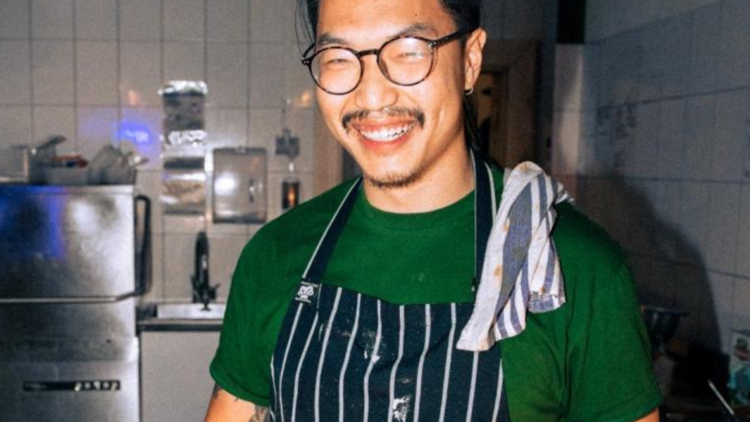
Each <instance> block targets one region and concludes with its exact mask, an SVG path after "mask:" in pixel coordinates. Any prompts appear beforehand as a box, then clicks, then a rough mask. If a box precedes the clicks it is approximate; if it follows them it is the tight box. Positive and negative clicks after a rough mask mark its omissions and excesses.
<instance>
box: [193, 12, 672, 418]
mask: <svg viewBox="0 0 750 422" xmlns="http://www.w3.org/2000/svg"><path fill="white" fill-rule="evenodd" d="M480 8H481V5H480V1H479V0H473V1H466V0H415V1H402V0H361V1H358V2H351V1H346V0H321V1H320V2H318V1H315V0H308V2H307V10H308V15H309V17H310V23H311V27H312V29H313V31H312V32H313V35H314V37H315V38H314V40H315V43H314V46H313V47H311V49H310V50H309V51H308V52H307V53H306V54H305V61H304V63H305V64H306V65H307V66H309V67H310V70H311V74H312V76H313V78H314V80H315V82H316V84H317V86H318V89H317V100H318V104H319V106H320V109H321V112H322V115H323V118H324V120H325V122H326V124H327V126H328V128H329V129H330V130H331V132H332V133H333V134H334V135H335V137H336V138H337V139H338V141H339V142H340V143H341V145H342V146H343V147H344V148H346V149H347V151H348V152H349V153H351V155H352V156H353V157H354V158H355V160H356V161H357V163H358V164H359V166H360V168H361V169H362V174H363V177H362V180H361V182H360V180H359V179H358V180H355V181H348V182H345V183H344V184H342V185H341V186H339V187H337V188H334V189H333V190H331V191H329V192H327V193H324V194H323V195H321V196H320V197H318V198H315V199H313V200H311V201H308V202H307V203H305V204H302V205H300V206H299V207H298V208H295V209H293V210H291V211H290V212H288V213H286V214H285V215H283V216H282V217H280V218H279V219H277V220H275V221H273V222H271V223H269V224H268V225H266V226H265V227H264V228H263V229H262V230H260V231H259V232H258V233H257V234H256V235H255V236H254V238H253V239H252V241H251V242H250V243H249V244H248V246H247V247H246V248H245V250H244V251H243V253H242V256H241V257H240V260H239V263H238V266H237V269H236V271H235V275H234V279H233V282H232V287H231V292H230V298H229V304H228V309H227V313H226V317H225V320H224V326H223V329H222V336H221V341H220V345H219V349H218V351H217V354H216V357H215V359H214V361H213V362H212V364H211V374H212V376H213V377H214V379H215V380H216V383H217V387H216V390H215V392H214V395H213V397H212V399H211V402H210V406H209V410H208V415H207V417H206V421H209V422H214V421H247V420H251V421H263V420H275V421H298V422H299V421H326V422H328V421H347V422H349V421H372V422H381V421H384V420H388V421H391V420H395V421H407V420H408V421H417V420H421V421H425V422H436V421H443V420H446V421H457V420H461V421H464V420H466V421H494V420H499V421H508V420H512V421H514V422H517V421H533V422H545V421H587V422H595V421H636V420H639V421H649V422H653V421H658V413H657V412H656V410H655V409H656V407H657V406H658V404H659V402H660V400H661V396H660V394H659V390H658V386H657V385H656V383H655V381H654V378H653V375H652V373H651V369H650V362H649V352H648V347H647V346H648V345H647V339H646V336H645V333H644V329H643V325H642V322H641V321H640V316H639V314H638V308H637V303H636V302H635V299H634V293H633V286H632V281H631V279H630V276H629V272H628V270H627V268H626V267H625V263H624V256H623V253H622V252H621V251H620V249H619V248H618V247H617V246H616V245H615V244H614V242H612V241H611V240H610V239H609V238H608V237H607V236H606V234H604V233H603V232H602V231H601V230H600V229H598V228H596V227H595V226H594V225H593V224H592V223H591V222H590V221H588V220H587V219H585V217H583V216H581V215H580V214H579V213H577V211H575V209H574V208H573V207H572V206H571V205H570V204H567V203H562V204H559V205H558V206H556V208H557V212H558V215H559V216H558V218H557V222H556V225H555V228H554V232H553V236H552V237H553V240H554V245H555V248H556V252H555V253H556V254H557V255H559V265H560V267H561V271H562V275H563V276H564V280H565V292H564V295H565V296H566V297H567V299H566V303H565V304H562V303H561V302H562V301H560V303H558V304H557V306H556V307H555V308H556V309H555V310H552V311H549V312H540V313H535V312H530V313H528V314H526V313H525V312H524V315H522V318H521V319H522V320H523V322H524V324H522V326H521V327H520V329H519V330H518V331H519V333H518V334H517V335H512V336H508V337H507V338H505V337H503V336H501V337H500V338H505V339H504V340H502V341H499V342H494V339H489V340H487V339H484V340H482V341H481V342H480V343H481V344H480V345H479V346H477V348H471V347H469V348H466V347H457V344H458V343H459V341H463V340H464V339H463V336H464V334H466V333H465V332H464V333H462V332H461V330H462V329H463V327H465V326H468V324H469V323H470V319H471V320H472V321H473V314H472V313H473V311H474V309H475V305H474V301H475V297H476V295H479V294H480V293H481V291H482V290H483V288H484V286H485V281H484V280H485V278H486V277H488V275H487V274H488V272H487V271H484V270H483V267H482V263H483V262H484V259H483V256H484V254H485V250H487V251H490V252H491V251H492V250H493V249H491V248H490V247H489V246H488V243H491V242H487V239H488V232H489V229H488V224H489V226H492V224H493V221H492V216H493V215H494V213H497V215H498V216H500V215H502V213H501V212H500V211H496V210H495V206H496V205H497V204H496V203H493V202H495V201H496V200H494V201H493V198H495V196H493V195H497V198H501V197H502V198H504V199H502V200H505V197H507V195H509V193H508V190H507V189H506V190H503V189H504V188H503V181H502V180H503V174H502V171H501V170H499V169H497V168H494V167H490V166H488V165H486V164H484V163H483V162H482V161H481V159H480V158H478V157H477V155H476V154H474V153H472V152H470V150H469V148H468V147H467V142H466V137H467V134H466V133H465V129H464V114H465V113H464V109H463V106H462V104H463V99H464V96H465V95H470V94H471V92H472V91H473V86H474V83H475V81H476V79H477V77H478V74H479V71H480V68H481V62H482V48H483V46H484V44H485V39H486V35H485V32H484V31H483V30H482V29H481V28H480V27H479V14H480V13H479V12H480ZM511 178H513V176H512V175H511ZM487 180H489V181H490V182H487ZM509 180H510V179H509ZM510 184H511V182H510V181H508V185H510ZM527 208H530V207H527ZM500 209H501V210H502V209H503V206H502V203H501V206H500ZM488 213H489V216H490V219H489V221H488V218H487V215H488ZM509 224H510V223H509ZM517 225H518V223H517V222H514V223H513V224H510V225H509V226H507V227H508V229H506V230H505V231H506V232H508V233H515V232H518V231H519V230H517V228H516V227H517ZM498 227H499V226H498V224H495V229H493V231H492V233H493V234H494V233H495V232H496V231H498V232H502V228H498ZM508 236H511V235H510V234H509V235H508ZM550 251H552V249H550ZM490 252H487V253H488V254H489V253H490ZM550 253H552V252H550ZM509 259H510V260H511V262H512V257H511V258H509ZM550 262H553V261H550ZM554 262H557V261H556V259H555V260H554ZM509 265H510V264H509ZM501 267H502V266H501ZM484 268H486V266H485V267H484ZM550 268H552V267H550ZM502 271H503V270H499V273H498V274H500V273H502ZM489 277H490V278H491V277H492V275H491V274H490V275H489ZM503 277H504V276H503ZM521 278H523V277H521ZM521 278H519V280H520V279H521ZM480 279H481V280H482V282H481V284H480V286H479V289H477V288H476V284H477V282H478V281H479V280H480ZM514 280H515V279H514ZM511 281H512V280H511ZM506 282H507V280H505V279H503V280H502V283H506ZM491 288H492V287H491V286H490V289H491ZM517 291H520V290H518V289H517ZM478 292H480V293H478ZM540 294H541V295H544V294H546V293H545V291H544V289H542V290H540ZM561 294H562V292H561ZM527 296H528V295H527ZM527 296H524V297H527ZM477 303H479V302H478V301H477ZM477 306H478V305H477ZM523 309H525V308H523ZM493 318H495V319H493V321H494V322H493V323H498V324H499V322H498V320H497V319H498V318H499V317H495V316H494V315H493ZM513 318H515V319H514V321H515V322H518V320H519V318H518V315H513ZM459 339H460V340H459ZM485 340H486V341H485ZM458 346H461V345H460V344H459V345H458ZM461 349H462V350H461ZM480 350H486V351H480Z"/></svg>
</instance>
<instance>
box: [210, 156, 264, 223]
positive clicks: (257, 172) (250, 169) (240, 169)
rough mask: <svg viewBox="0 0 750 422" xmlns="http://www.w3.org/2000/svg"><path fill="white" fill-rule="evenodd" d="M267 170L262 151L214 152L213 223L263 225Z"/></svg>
mask: <svg viewBox="0 0 750 422" xmlns="http://www.w3.org/2000/svg"><path fill="white" fill-rule="evenodd" d="M267 167H268V165H267V157H266V150H265V149H263V148H242V147H241V148H216V149H214V150H213V168H214V170H213V189H212V197H213V201H212V202H213V204H212V214H213V221H214V222H216V223H244V224H249V223H263V222H265V221H266V210H267V202H268V201H267V193H266V174H267Z"/></svg>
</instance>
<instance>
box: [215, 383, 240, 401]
mask: <svg viewBox="0 0 750 422" xmlns="http://www.w3.org/2000/svg"><path fill="white" fill-rule="evenodd" d="M219 391H223V392H225V393H227V394H229V395H230V396H232V398H233V399H234V401H238V400H239V398H238V397H235V396H233V395H232V394H230V393H229V392H228V391H227V390H225V389H223V388H221V386H219V384H214V391H213V393H211V397H212V399H213V400H216V398H217V397H218V396H219Z"/></svg>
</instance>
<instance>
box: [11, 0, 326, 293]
mask: <svg viewBox="0 0 750 422" xmlns="http://www.w3.org/2000/svg"><path fill="white" fill-rule="evenodd" d="M298 59H299V48H298V47H297V42H296V35H295V31H294V7H292V6H290V5H289V4H287V3H286V2H280V1H271V0H251V1H247V0H2V1H0V145H11V144H26V145H31V144H34V143H37V142H39V141H41V140H42V139H44V138H45V137H47V136H49V135H52V134H62V135H64V136H66V137H67V138H68V142H67V143H66V144H64V145H62V146H61V147H60V148H59V150H60V151H61V152H78V153H81V154H82V155H83V156H84V157H86V158H92V157H93V155H94V154H96V152H97V151H99V150H100V149H101V148H102V147H103V146H105V145H107V144H110V143H114V144H118V143H119V142H120V139H118V135H117V133H118V128H119V127H120V125H121V124H122V123H124V122H126V123H130V124H137V125H138V126H139V127H140V128H144V129H145V130H146V131H147V132H148V133H149V135H150V139H149V142H147V143H144V144H139V145H137V146H135V148H136V149H137V150H138V153H139V154H140V155H143V156H145V157H147V158H149V160H150V162H149V163H148V164H147V165H146V166H145V167H143V168H142V171H140V172H139V175H138V186H139V189H140V191H141V192H143V193H144V194H146V195H148V196H149V197H151V199H152V201H153V203H154V205H155V206H154V216H153V231H154V239H153V242H154V243H153V247H154V253H153V281H154V286H153V289H152V291H151V293H150V295H149V297H148V299H150V300H180V299H189V297H190V275H191V273H192V271H193V265H192V259H193V250H194V249H193V248H194V242H195V236H196V233H197V231H199V230H202V229H205V230H207V231H208V235H209V238H210V249H211V262H210V266H211V273H212V274H211V275H212V282H213V283H220V284H221V287H220V289H219V294H220V296H222V297H226V295H227V293H228V289H229V282H230V280H229V278H230V275H231V272H232V270H233V269H234V265H235V260H236V259H237V256H238V255H239V252H240V250H241V248H242V246H243V245H244V244H245V242H246V241H247V240H248V239H249V238H250V237H251V236H252V234H253V233H254V232H255V231H256V230H257V229H258V226H257V225H246V226H245V225H243V226H229V225H224V226H221V225H215V224H211V223H210V222H207V221H205V220H204V219H202V218H187V219H186V218H177V217H171V216H164V215H162V213H161V210H160V207H159V190H160V186H161V159H160V155H161V146H160V143H159V135H160V133H161V124H162V119H163V112H162V109H161V99H160V98H159V96H158V94H157V90H158V89H159V88H160V87H161V86H162V85H163V84H164V82H166V81H169V80H175V79H195V80H203V81H206V82H207V84H208V87H209V95H208V98H207V112H206V119H207V130H208V132H209V135H210V143H211V146H253V147H262V148H266V149H267V151H268V154H269V155H268V157H269V186H270V193H269V216H270V217H271V218H273V217H275V216H278V215H279V214H280V213H281V209H280V208H281V199H280V193H279V192H277V191H278V190H280V185H281V180H282V179H283V177H284V174H285V171H286V158H285V157H276V156H275V155H274V139H275V137H276V136H277V135H278V134H280V132H281V127H282V112H281V111H282V107H283V106H284V104H285V100H286V99H287V98H289V99H291V100H292V101H291V102H292V107H291V109H290V110H289V112H288V113H287V124H288V126H290V128H291V129H292V131H293V132H294V134H295V135H297V136H299V137H300V139H301V155H300V156H299V157H298V158H297V170H298V171H299V172H300V178H301V179H302V183H303V184H302V199H307V198H309V197H311V196H312V194H313V192H312V187H313V168H314V163H313V156H314V154H313V152H314V145H313V133H314V125H315V112H314V110H313V104H312V103H311V101H310V98H309V97H310V95H311V94H312V83H311V81H310V79H309V76H308V75H307V73H306V71H305V70H304V69H302V66H301V64H299V60H298ZM303 95H306V97H305V98H306V101H300V98H301V97H302V96H303Z"/></svg>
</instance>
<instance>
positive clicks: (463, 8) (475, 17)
mask: <svg viewBox="0 0 750 422" xmlns="http://www.w3.org/2000/svg"><path fill="white" fill-rule="evenodd" d="M319 4H320V0H298V1H297V12H298V13H297V19H298V22H297V26H298V27H300V26H301V27H302V28H303V32H304V34H305V36H306V37H307V39H308V41H309V42H310V43H314V42H315V38H316V31H317V27H318V5H319ZM440 4H442V6H443V8H445V10H446V11H447V12H448V14H450V15H451V17H452V18H453V22H454V24H455V25H456V29H457V30H459V31H463V32H465V33H469V32H471V31H473V30H475V29H477V28H479V27H480V26H481V24H482V0H440ZM297 34H298V38H299V32H297ZM463 111H464V136H465V137H466V144H467V145H468V146H469V147H471V148H474V149H476V150H478V145H479V127H478V126H477V113H476V110H475V107H474V102H473V101H472V99H471V98H469V97H468V96H464V98H463Z"/></svg>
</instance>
